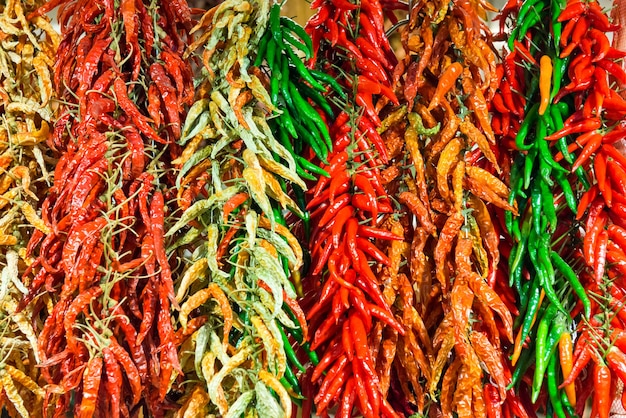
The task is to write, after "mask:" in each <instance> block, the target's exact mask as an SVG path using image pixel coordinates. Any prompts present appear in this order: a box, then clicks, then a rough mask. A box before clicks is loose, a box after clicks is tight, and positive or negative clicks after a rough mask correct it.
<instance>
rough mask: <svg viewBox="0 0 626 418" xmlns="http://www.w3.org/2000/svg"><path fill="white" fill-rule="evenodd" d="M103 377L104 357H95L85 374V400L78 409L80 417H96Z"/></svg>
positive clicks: (90, 361) (88, 364) (83, 399)
mask: <svg viewBox="0 0 626 418" xmlns="http://www.w3.org/2000/svg"><path fill="white" fill-rule="evenodd" d="M101 375H102V357H94V358H92V359H91V360H89V363H87V367H86V368H85V371H84V372H83V398H82V400H81V402H80V407H79V409H78V414H77V416H78V417H80V418H91V417H93V416H94V414H95V410H96V401H97V400H98V389H99V388H100V380H101V377H102V376H101Z"/></svg>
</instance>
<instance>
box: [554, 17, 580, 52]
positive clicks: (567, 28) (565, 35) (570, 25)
mask: <svg viewBox="0 0 626 418" xmlns="http://www.w3.org/2000/svg"><path fill="white" fill-rule="evenodd" d="M579 19H580V16H576V17H574V18H572V19H571V20H570V21H569V22H567V23H566V24H565V25H564V26H563V31H562V32H561V40H560V42H559V45H560V46H561V48H563V47H565V46H567V44H568V42H569V40H570V35H571V34H572V31H573V30H574V28H575V27H576V24H577V23H578V20H579Z"/></svg>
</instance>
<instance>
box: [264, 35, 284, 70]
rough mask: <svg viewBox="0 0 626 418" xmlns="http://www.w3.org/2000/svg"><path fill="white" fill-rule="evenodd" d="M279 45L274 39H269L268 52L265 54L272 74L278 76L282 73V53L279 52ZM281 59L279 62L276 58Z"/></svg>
mask: <svg viewBox="0 0 626 418" xmlns="http://www.w3.org/2000/svg"><path fill="white" fill-rule="evenodd" d="M277 48H278V45H276V42H275V41H274V38H269V40H268V41H267V52H266V53H265V61H267V66H268V67H269V68H270V69H271V70H272V74H278V73H279V72H280V56H281V53H280V51H278V50H277ZM277 57H278V58H279V59H278V60H277V59H276V58H277Z"/></svg>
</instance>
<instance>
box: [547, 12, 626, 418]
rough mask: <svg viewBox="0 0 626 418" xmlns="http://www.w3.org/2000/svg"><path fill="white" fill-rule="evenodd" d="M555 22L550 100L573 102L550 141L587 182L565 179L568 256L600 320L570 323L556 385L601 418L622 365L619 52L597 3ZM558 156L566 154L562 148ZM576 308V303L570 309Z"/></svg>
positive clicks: (624, 77)
mask: <svg viewBox="0 0 626 418" xmlns="http://www.w3.org/2000/svg"><path fill="white" fill-rule="evenodd" d="M558 21H559V22H560V23H561V24H562V25H563V31H562V36H561V38H560V41H559V46H560V48H561V50H560V58H561V59H563V61H564V63H565V64H566V67H565V70H564V73H566V75H564V82H563V83H561V85H562V86H563V87H561V89H560V91H559V92H558V94H557V95H556V98H555V99H559V100H560V101H561V102H566V103H570V104H573V106H572V107H571V109H572V110H571V111H570V113H569V114H568V115H564V119H565V122H564V126H563V128H562V129H560V130H559V131H557V132H556V133H555V134H554V135H552V137H551V138H550V139H551V140H553V141H559V142H566V143H567V144H568V148H569V152H571V154H572V158H571V159H570V160H567V159H566V167H567V168H569V169H571V171H573V172H579V171H581V170H582V171H584V172H586V173H588V176H589V178H590V181H591V185H590V186H589V185H588V184H584V183H582V182H578V184H577V182H573V183H574V184H573V186H572V187H573V188H574V189H576V188H578V189H582V188H584V190H585V191H584V193H583V194H582V196H581V198H580V202H579V206H578V211H577V213H576V218H577V219H579V220H580V222H581V225H582V228H581V236H580V240H581V241H582V245H581V247H582V248H581V250H579V251H578V252H577V253H576V254H575V260H576V261H577V262H578V263H579V264H582V265H584V266H585V267H584V268H581V274H580V275H581V277H582V278H583V284H584V285H585V291H586V292H587V293H588V294H589V295H590V297H591V299H592V302H591V315H592V316H593V318H594V319H597V318H602V319H600V320H599V321H596V322H595V323H594V322H591V323H585V322H583V321H581V322H580V323H579V324H578V326H577V329H578V330H580V331H581V335H580V337H578V339H577V341H576V342H575V349H574V353H573V355H572V357H573V358H572V360H571V361H572V363H573V368H572V372H571V374H570V375H569V376H567V377H568V378H567V379H565V381H564V382H563V384H561V385H560V387H563V386H564V390H565V391H566V393H567V395H568V396H567V397H568V399H569V400H570V403H572V404H575V405H577V406H578V409H580V403H581V402H582V403H584V402H585V401H586V399H587V396H592V399H593V402H592V404H593V407H594V410H595V411H597V413H598V414H600V416H606V415H607V413H608V412H607V411H608V409H609V406H610V404H611V403H612V401H613V399H614V397H615V394H614V388H613V387H611V385H610V383H608V382H610V381H611V380H612V379H615V378H616V377H618V378H619V379H620V380H622V382H623V381H624V378H625V377H626V376H624V374H623V367H622V363H623V360H624V358H625V356H624V351H623V349H624V347H623V345H622V344H621V343H619V341H620V332H621V331H622V330H623V329H624V323H623V320H624V315H622V314H620V312H621V311H622V308H623V298H624V284H623V279H622V277H623V274H624V272H626V270H625V269H624V267H623V266H624V257H623V254H624V251H625V250H626V246H625V244H626V242H624V240H623V237H624V231H626V229H624V227H626V225H625V224H624V221H623V216H624V214H626V211H625V210H624V207H626V206H624V203H625V202H626V200H625V199H624V193H625V192H626V188H625V187H623V184H624V182H623V181H622V179H623V178H624V177H623V174H625V173H626V171H625V169H626V158H625V157H624V155H623V148H622V138H623V120H624V117H625V116H626V113H625V112H626V106H625V105H624V104H625V103H626V102H624V99H623V98H622V97H621V96H620V94H619V93H618V89H619V87H620V86H623V85H624V83H625V82H626V73H625V72H624V70H623V69H622V67H621V64H619V61H620V60H621V59H622V58H623V57H624V55H626V54H624V53H623V52H621V51H618V50H617V49H615V48H614V47H612V46H611V45H610V41H609V39H608V37H607V35H606V33H607V32H614V31H616V30H618V28H619V26H618V25H616V24H614V23H613V22H611V20H610V19H609V17H608V16H607V14H606V12H605V11H604V10H602V8H601V6H600V5H599V4H598V3H597V2H590V3H584V4H582V3H581V4H578V3H576V2H567V4H566V5H564V8H563V11H562V13H561V14H560V15H559V17H558ZM615 41H617V40H616V39H615V40H614V42H615ZM567 80H569V83H567ZM562 154H563V156H566V153H565V152H564V153H562ZM564 159H565V158H564ZM585 308H586V307H585ZM583 309H584V308H583V307H581V306H580V304H579V305H578V306H577V308H576V312H579V311H581V310H583ZM601 314H603V315H601ZM611 317H613V318H611ZM583 335H584V336H585V338H583ZM588 344H590V345H591V347H590V349H591V351H592V354H591V355H584V354H583V351H587V350H582V348H583V346H584V345H588ZM585 358H587V359H588V360H587V361H586V362H585ZM589 359H591V360H593V363H595V364H594V365H593V366H591V365H589V366H587V367H588V368H590V370H593V374H594V379H593V393H591V392H586V393H583V394H580V393H576V392H575V390H574V389H573V386H574V385H573V383H572V382H573V381H574V380H575V379H577V378H578V376H579V374H580V372H581V371H582V369H583V368H584V367H583V366H584V365H585V363H587V362H588V363H591V361H589ZM607 365H608V367H606V366H607ZM591 367H593V369H591ZM564 378H565V376H564ZM565 382H569V384H568V385H565ZM559 383H561V381H559ZM576 395H579V396H578V397H576Z"/></svg>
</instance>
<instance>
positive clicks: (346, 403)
mask: <svg viewBox="0 0 626 418" xmlns="http://www.w3.org/2000/svg"><path fill="white" fill-rule="evenodd" d="M361 16H363V13H361ZM346 323H348V321H346ZM350 361H352V360H350ZM356 396H357V394H356V390H355V389H354V378H352V377H350V378H349V379H348V380H347V382H346V387H345V389H344V391H343V395H342V397H341V406H340V407H339V411H338V412H337V418H350V417H351V416H352V408H353V407H354V402H355V401H356Z"/></svg>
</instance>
